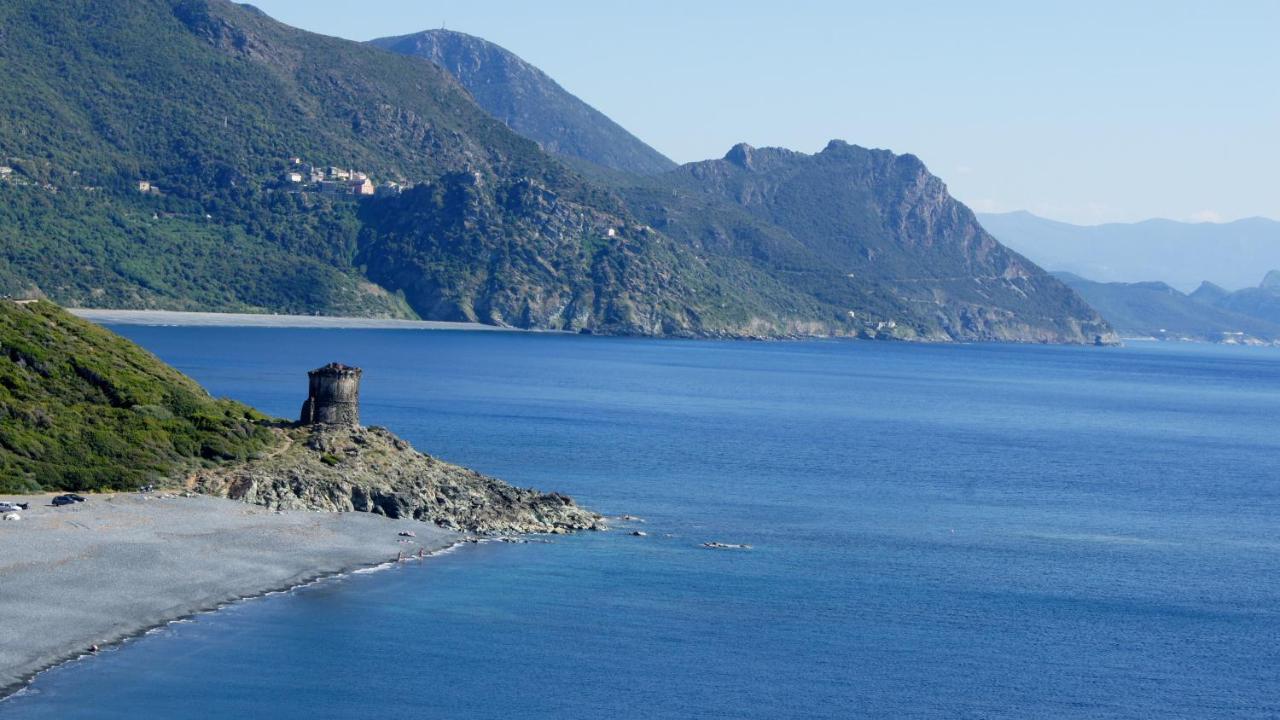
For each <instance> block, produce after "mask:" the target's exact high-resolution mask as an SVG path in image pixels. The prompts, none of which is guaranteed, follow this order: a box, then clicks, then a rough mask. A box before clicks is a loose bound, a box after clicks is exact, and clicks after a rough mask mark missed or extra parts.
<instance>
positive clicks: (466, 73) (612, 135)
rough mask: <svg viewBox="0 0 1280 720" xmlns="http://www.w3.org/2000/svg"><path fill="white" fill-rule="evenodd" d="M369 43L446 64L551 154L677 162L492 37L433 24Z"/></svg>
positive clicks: (636, 168) (644, 164)
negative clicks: (437, 27)
mask: <svg viewBox="0 0 1280 720" xmlns="http://www.w3.org/2000/svg"><path fill="white" fill-rule="evenodd" d="M370 42H371V43H372V44H373V45H376V46H377V47H380V48H384V49H386V50H390V51H391V52H395V53H399V54H401V55H412V56H414V57H420V58H425V59H427V60H430V61H431V62H433V63H435V64H436V65H439V66H440V67H442V68H444V69H445V70H446V71H448V72H449V73H450V74H451V75H453V77H454V78H455V79H457V80H458V82H460V83H462V86H463V87H465V88H466V89H467V90H469V91H470V92H471V94H472V95H473V96H474V97H475V99H476V101H477V102H479V103H480V106H481V107H483V108H484V109H485V110H487V111H489V113H490V114H491V115H493V116H494V117H496V118H498V119H500V120H502V121H503V122H505V123H506V124H507V125H509V126H510V127H511V128H512V129H513V130H515V131H516V132H518V133H520V134H521V135H524V136H525V137H528V138H532V139H534V140H536V141H538V143H539V144H541V145H542V147H543V148H545V149H546V150H547V151H548V152H551V153H553V154H556V155H563V156H566V157H570V158H579V159H582V160H586V161H588V162H591V163H594V164H596V165H600V166H603V167H606V168H612V169H615V170H622V171H625V172H633V173H640V174H642V175H651V174H655V173H660V172H664V171H667V170H671V169H673V168H675V166H676V164H675V163H674V162H672V161H671V160H669V159H667V158H666V157H664V156H663V155H662V153H659V152H658V151H657V150H654V149H653V148H651V147H649V146H648V145H646V144H644V143H643V142H641V141H640V140H639V139H638V138H636V137H635V136H634V135H632V134H631V133H629V132H627V131H626V130H624V129H623V128H622V127H621V126H619V125H618V124H617V123H615V122H614V121H612V120H610V119H609V118H608V117H605V115H604V114H603V113H601V112H600V111H599V110H596V109H595V108H593V107H591V106H590V105H588V104H586V103H585V102H583V101H581V100H579V99H578V98H577V97H575V96H574V95H572V94H571V93H569V92H568V91H567V90H565V89H564V88H562V87H560V85H559V84H558V83H556V81H555V80H552V79H551V78H550V77H548V76H547V74H546V73H544V72H542V71H541V70H539V69H538V68H536V67H534V66H532V65H530V64H529V63H527V62H525V61H524V60H521V59H520V58H519V57H517V56H516V55H514V54H513V53H511V52H509V51H507V50H505V49H503V48H501V47H499V46H497V45H495V44H493V43H491V42H488V41H487V40H482V39H480V38H478V37H473V36H471V35H466V34H464V33H460V32H452V31H449V30H427V31H426V32H420V33H414V34H412V35H402V36H399V37H388V38H379V39H377V40H371V41H370Z"/></svg>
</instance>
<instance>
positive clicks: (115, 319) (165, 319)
mask: <svg viewBox="0 0 1280 720" xmlns="http://www.w3.org/2000/svg"><path fill="white" fill-rule="evenodd" d="M67 311H68V312H70V313H72V314H73V315H78V316H80V317H82V318H84V319H86V320H92V321H93V322H96V323H101V324H104V325H178V326H189V327H264V328H331V329H348V330H360V329H364V330H482V331H490V332H493V331H505V330H511V329H509V328H501V327H496V326H494V325H483V324H481V323H472V322H443V321H439V320H395V319H390V318H359V317H333V316H327V315H268V314H255V313H216V312H179V311H173V310H100V309H93V308H67Z"/></svg>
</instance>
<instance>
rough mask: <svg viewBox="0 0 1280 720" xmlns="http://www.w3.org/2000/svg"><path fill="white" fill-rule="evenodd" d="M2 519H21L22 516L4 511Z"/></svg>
mask: <svg viewBox="0 0 1280 720" xmlns="http://www.w3.org/2000/svg"><path fill="white" fill-rule="evenodd" d="M4 519H5V520H21V519H22V516H21V515H19V514H18V513H16V512H11V513H5V515H4Z"/></svg>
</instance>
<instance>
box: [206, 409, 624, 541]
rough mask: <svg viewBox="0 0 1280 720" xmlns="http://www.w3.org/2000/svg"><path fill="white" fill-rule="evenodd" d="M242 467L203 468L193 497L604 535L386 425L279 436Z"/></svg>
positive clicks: (569, 506)
mask: <svg viewBox="0 0 1280 720" xmlns="http://www.w3.org/2000/svg"><path fill="white" fill-rule="evenodd" d="M277 432H279V433H280V434H281V435H282V436H283V437H282V438H281V440H282V444H281V445H280V446H279V447H278V448H277V449H276V450H275V451H273V452H271V453H269V454H267V455H265V456H263V457H260V458H258V459H255V460H252V461H250V462H248V463H245V464H241V465H237V466H233V467H226V468H217V469H206V470H199V471H196V472H195V473H193V474H192V475H190V476H189V477H188V478H187V486H188V488H190V489H192V490H196V491H198V492H202V493H206V494H210V495H217V496H221V497H227V498H232V499H235V500H243V501H244V502H249V503H254V504H257V505H265V506H267V507H271V508H276V509H289V510H300V509H306V510H326V511H336V512H352V511H354V512H371V513H377V514H380V515H386V516H387V517H391V518H414V519H416V520H421V521H424V522H430V523H434V524H435V525H438V526H440V527H443V528H448V529H451V530H463V531H468V532H476V533H486V534H492V533H511V532H515V533H557V534H559V533H567V532H572V531H575V530H600V529H603V528H604V522H603V518H601V517H600V516H599V515H596V514H595V513H592V512H591V511H589V510H586V509H584V508H581V507H579V506H578V505H576V504H575V503H574V501H573V500H572V499H571V498H569V497H567V496H565V495H560V494H558V493H542V492H538V491H536V490H528V489H521V488H516V487H513V486H511V485H509V484H507V483H505V482H502V481H501V480H497V479H495V478H491V477H487V476H485V475H481V474H480V473H477V472H475V471H473V470H468V469H466V468H462V467H458V466H457V465H452V464H450V463H447V462H443V461H441V460H438V459H436V458H433V457H431V456H429V455H425V454H423V453H420V452H418V451H416V450H414V449H413V447H412V446H410V445H409V443H408V442H406V441H404V440H402V439H400V438H398V437H396V436H395V435H394V434H392V433H391V432H390V431H388V430H386V429H383V428H348V427H341V428H340V427H332V426H317V427H313V428H290V429H284V430H278V431H277Z"/></svg>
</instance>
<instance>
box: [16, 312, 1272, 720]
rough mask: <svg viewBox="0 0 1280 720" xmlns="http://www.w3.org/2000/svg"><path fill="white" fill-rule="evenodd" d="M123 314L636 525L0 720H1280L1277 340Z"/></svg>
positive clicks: (390, 593) (258, 394) (19, 703)
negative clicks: (266, 320)
mask: <svg viewBox="0 0 1280 720" xmlns="http://www.w3.org/2000/svg"><path fill="white" fill-rule="evenodd" d="M119 329H120V330H121V331H122V332H124V333H125V334H126V335H128V336H130V337H132V338H134V339H135V340H137V341H139V342H141V343H142V344H143V345H145V346H146V347H148V348H149V349H151V350H152V351H154V352H156V353H157V354H159V355H160V356H161V357H162V358H164V359H165V360H167V361H169V362H171V363H174V364H175V365H177V366H178V367H179V368H181V369H182V370H184V371H186V372H188V373H190V374H192V375H194V376H195V377H196V378H197V379H199V380H200V381H201V382H203V383H205V384H206V386H208V387H209V388H211V390H213V391H214V392H215V393H217V394H221V395H229V396H233V397H236V398H238V399H242V400H245V401H248V402H250V403H253V404H255V405H257V406H259V407H260V408H262V409H264V410H267V411H270V412H273V413H277V414H282V415H287V416H292V415H294V414H295V413H296V412H297V410H298V407H299V405H300V404H301V401H302V400H303V397H304V395H305V376H304V372H305V370H307V369H309V368H311V367H315V366H318V365H320V364H322V363H325V362H328V361H331V360H340V361H343V362H348V363H352V364H357V365H361V366H363V367H364V368H365V383H364V391H363V394H364V417H365V421H366V422H367V423H369V424H381V425H387V426H389V427H391V428H392V429H394V430H395V431H396V432H398V433H400V434H401V435H403V436H405V437H407V438H409V439H410V440H411V441H413V442H414V444H415V445H417V446H418V447H419V448H421V449H425V450H428V451H431V452H433V453H435V454H438V455H440V456H443V457H445V458H447V459H449V460H453V461H456V462H460V463H464V464H468V465H472V466H474V467H476V468H478V469H480V470H483V471H485V472H489V473H493V474H497V475H499V476H501V477H504V478H507V479H509V480H511V481H513V482H516V483H518V484H523V485H534V486H538V487H541V488H544V489H555V490H562V491H565V492H568V493H571V494H573V495H575V496H576V497H578V498H579V499H580V501H581V502H583V503H584V504H588V505H590V506H592V507H594V508H596V509H598V510H600V511H603V512H606V513H610V514H617V513H633V514H636V515H641V516H643V517H645V518H646V519H647V521H648V522H647V523H645V525H644V526H643V528H644V529H645V530H646V531H647V532H648V533H649V537H646V538H635V537H630V536H627V535H625V534H624V533H621V532H612V533H607V534H591V535H583V536H579V537H574V538H569V539H557V540H556V542H555V543H553V544H548V545H542V544H536V545H535V544H530V545H483V546H478V547H466V548H463V549H460V550H458V551H457V552H454V553H452V554H449V555H445V556H442V557H438V558H433V559H431V560H429V561H427V562H425V563H422V564H420V565H419V564H413V565H407V566H401V567H397V568H395V569H392V570H388V571H383V572H376V573H370V574H362V575H356V576H352V577H348V578H344V579H340V580H337V581H333V582H327V583H322V584H319V585H316V586H312V587H309V588H305V589H302V590H299V591H296V592H293V593H289V594H284V595H277V596H272V597H268V598H265V599H260V600H254V601H250V602H246V603H242V604H239V605H237V606H235V607H233V608H230V609H227V610H225V611H222V612H219V613H215V614H211V615H205V616H201V617H199V618H197V619H196V620H194V621H193V622H189V623H183V624H178V625H173V626H170V627H169V628H167V629H164V630H163V631H160V632H158V633H155V634H153V635H150V636H147V637H145V638H142V639H140V640H138V641H136V642H131V643H129V644H127V645H126V646H125V647H124V648H123V649H120V650H113V651H111V652H107V653H104V654H102V655H101V656H99V657H97V658H94V659H92V660H89V661H84V662H78V663H74V664H71V665H68V666H65V667H63V668H61V669H58V670H56V671H53V672H50V673H47V674H45V675H43V676H42V677H41V678H40V679H38V680H37V682H36V683H35V685H34V686H33V687H32V689H31V690H30V691H28V692H27V693H25V694H23V695H21V696H19V697H16V698H14V699H12V700H10V701H7V702H4V703H0V718H5V719H8V718H66V717H92V718H134V717H165V718H205V717H209V718H214V717H269V718H306V717H354V718H382V717H414V718H419V717H421V718H460V717H477V718H503V717H528V718H576V717H619V718H721V717H728V718H783V717H786V718H791V717H804V718H847V717H883V718H914V717H919V718H1049V717H1053V718H1095V717H1096V718H1273V717H1277V716H1280V679H1278V678H1280V672H1277V667H1280V602H1278V601H1280V522H1278V521H1277V517H1278V516H1280V512H1278V511H1280V461H1277V451H1278V450H1280V352H1277V351H1275V350H1269V349H1232V348H1213V347H1195V346H1169V345H1161V346H1156V345H1150V346H1148V345H1140V346H1136V347H1132V348H1124V349H1105V350H1099V349H1083V348H1053V347H1020V346H994V345H975V346H954V347H922V346H909V345H898V344H877V343H848V342H808V343H768V344H750V343H715V342H660V341H643V340H624V339H606V338H579V337H571V336H551V335H528V334H490V333H451V332H430V333H425V332H407V331H339V330H265V329H210V328H137V327H127V328H119ZM709 540H715V541H723V542H730V543H750V544H751V545H753V546H754V549H752V550H751V551H748V552H729V551H712V550H706V549H703V548H701V547H699V545H700V543H702V542H704V541H709Z"/></svg>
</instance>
